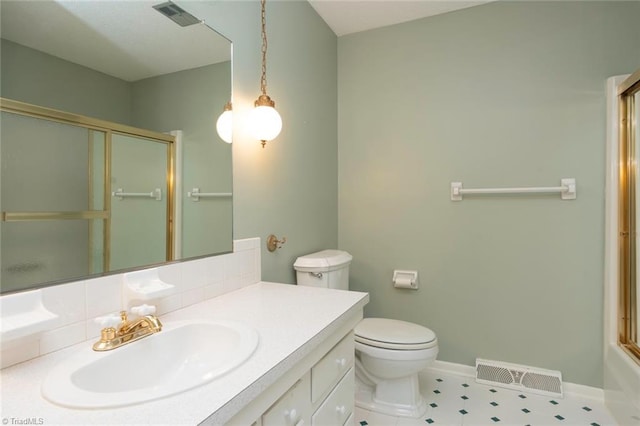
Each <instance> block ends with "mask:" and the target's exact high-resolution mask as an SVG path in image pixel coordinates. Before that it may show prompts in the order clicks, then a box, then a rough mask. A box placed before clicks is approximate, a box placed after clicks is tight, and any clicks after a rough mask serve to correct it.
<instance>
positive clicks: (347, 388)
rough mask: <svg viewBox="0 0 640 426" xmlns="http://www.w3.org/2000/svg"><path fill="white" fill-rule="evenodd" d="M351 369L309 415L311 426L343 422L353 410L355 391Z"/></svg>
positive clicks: (341, 423) (340, 423)
mask: <svg viewBox="0 0 640 426" xmlns="http://www.w3.org/2000/svg"><path fill="white" fill-rule="evenodd" d="M353 371H354V369H353V368H352V369H350V370H349V372H348V373H347V374H346V375H345V376H344V377H343V378H342V380H341V381H340V383H338V386H336V387H335V389H334V390H333V392H331V393H330V394H329V396H328V397H327V399H325V401H324V402H323V403H322V405H321V406H320V408H318V410H317V411H316V412H315V413H314V415H313V417H311V425H312V426H326V425H343V424H345V422H346V421H347V419H348V418H349V416H350V415H351V413H352V412H353V405H354V393H355V389H354V387H355V385H354V380H355V375H354V372H353Z"/></svg>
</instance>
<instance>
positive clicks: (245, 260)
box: [0, 238, 261, 368]
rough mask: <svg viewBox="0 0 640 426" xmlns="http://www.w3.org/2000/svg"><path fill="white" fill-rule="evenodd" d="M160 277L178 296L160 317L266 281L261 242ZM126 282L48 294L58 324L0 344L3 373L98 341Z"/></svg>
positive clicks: (169, 269) (163, 305)
mask: <svg viewBox="0 0 640 426" xmlns="http://www.w3.org/2000/svg"><path fill="white" fill-rule="evenodd" d="M158 275H159V278H160V279H161V280H162V281H164V282H167V283H169V284H173V285H174V286H175V287H176V291H175V292H174V293H173V294H171V295H170V296H167V297H164V298H162V299H159V300H158V301H157V302H154V303H156V306H157V309H158V311H157V314H158V315H162V314H166V313H167V312H171V311H175V310H177V309H181V308H184V307H186V306H189V305H192V304H194V303H198V302H201V301H203V300H206V299H210V298H213V297H216V296H219V295H221V294H224V293H228V292H230V291H233V290H237V289H239V288H242V287H246V286H248V285H251V284H255V283H257V282H259V281H260V279H261V269H260V239H259V238H248V239H243V240H235V241H234V242H233V253H229V254H224V255H220V256H212V257H205V258H201V259H197V260H190V261H185V262H179V263H173V264H169V265H164V266H159V267H158ZM123 276H124V274H116V275H109V276H106V277H100V278H93V279H88V280H83V281H76V282H71V283H67V284H61V285H56V286H52V287H47V288H43V289H42V290H41V291H42V304H43V305H44V306H45V308H46V309H47V310H49V311H51V312H53V313H54V314H56V315H58V318H57V319H56V320H55V322H54V323H52V324H51V325H50V326H49V327H48V328H47V329H46V330H45V331H43V332H40V333H38V334H34V335H32V336H26V337H21V338H18V339H15V340H10V341H7V342H0V344H1V347H0V368H5V367H9V366H11V365H13V364H17V363H19V362H22V361H26V360H28V359H31V358H36V357H38V356H42V355H45V354H47V353H50V352H53V351H56V350H59V349H62V348H64V347H67V346H71V345H74V344H76V343H80V342H83V341H85V340H88V339H94V338H97V337H98V336H99V335H100V328H101V326H100V325H98V324H96V322H95V319H96V318H97V317H100V316H103V315H106V314H112V313H117V312H119V311H121V310H123V309H125V308H126V307H125V306H124V303H123V297H122V283H123ZM0 315H2V312H0Z"/></svg>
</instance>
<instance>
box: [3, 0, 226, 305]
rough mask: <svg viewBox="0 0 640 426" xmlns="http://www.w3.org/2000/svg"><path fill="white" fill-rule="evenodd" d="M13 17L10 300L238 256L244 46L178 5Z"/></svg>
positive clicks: (7, 185) (111, 5) (6, 249)
mask: <svg viewBox="0 0 640 426" xmlns="http://www.w3.org/2000/svg"><path fill="white" fill-rule="evenodd" d="M159 5H162V6H160V7H158V6H159ZM154 6H156V8H154ZM0 8H1V10H0V15H1V19H2V21H1V25H0V29H1V36H2V37H1V38H2V39H1V43H2V44H1V46H0V53H1V54H2V58H1V63H0V64H1V70H0V71H1V75H2V79H1V80H0V84H1V86H0V97H1V98H2V112H1V114H2V122H1V123H0V132H1V134H0V160H1V168H0V179H1V180H0V187H1V189H0V191H1V193H0V211H1V212H2V221H1V222H0V237H1V246H0V263H1V269H0V292H2V293H9V292H13V291H20V290H24V289H28V288H35V287H42V286H46V285H53V284H57V283H63V282H68V281H71V280H77V279H82V278H84V277H87V276H94V275H100V274H105V273H111V272H114V271H122V270H130V269H136V268H140V267H144V266H150V265H156V264H161V263H164V262H167V261H173V260H181V259H188V258H194V257H199V256H205V255H212V254H221V253H227V252H230V251H231V250H232V244H233V235H232V217H233V215H232V204H233V203H232V166H231V163H232V161H231V145H230V144H227V143H225V142H224V141H222V139H220V137H219V136H218V134H217V132H216V119H217V118H218V116H219V115H220V114H221V113H222V111H223V108H224V106H225V104H226V103H227V102H230V101H231V87H232V81H231V75H232V74H231V67H232V63H231V51H232V47H231V42H230V41H229V40H228V39H226V38H225V37H223V36H222V35H220V34H219V33H217V32H216V31H214V30H213V29H212V28H210V27H208V26H207V25H206V24H205V23H204V22H200V21H199V20H198V19H197V18H195V17H193V18H194V19H192V20H191V21H189V15H188V4H187V5H181V4H180V3H179V2H178V3H177V4H174V3H171V2H163V1H162V0H157V1H148V0H140V1H131V2H130V1H79V0H73V1H64V0H62V1H57V0H55V1H54V0H45V1H34V2H30V1H21V0H2V2H0ZM181 10H182V11H186V12H187V13H186V14H183V13H181ZM172 17H173V18H178V19H177V21H180V20H182V21H181V22H178V23H177V22H175V21H176V20H174V19H171V18H172ZM185 20H186V21H185ZM183 24H185V25H184V26H182V25H183Z"/></svg>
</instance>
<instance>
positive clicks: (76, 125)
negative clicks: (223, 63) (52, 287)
mask: <svg viewBox="0 0 640 426" xmlns="http://www.w3.org/2000/svg"><path fill="white" fill-rule="evenodd" d="M2 109H3V110H2V112H1V114H2V115H1V117H0V118H1V123H0V124H1V126H2V154H3V156H2V168H1V185H2V187H1V198H2V204H1V205H2V228H1V231H2V232H1V242H2V289H3V291H12V290H18V289H22V288H25V287H29V286H30V285H32V284H33V283H42V282H49V281H56V280H62V279H65V278H69V277H80V276H85V275H90V274H96V273H102V272H106V271H110V270H115V269H125V268H131V267H135V266H138V265H148V264H155V263H160V262H164V261H168V260H172V258H173V252H172V244H171V241H172V235H171V233H172V229H171V226H170V224H171V221H172V214H173V210H172V208H171V206H172V203H173V193H172V188H173V185H172V182H171V177H172V176H173V171H172V165H173V158H172V155H173V154H172V153H173V146H172V145H173V143H174V140H173V137H172V136H168V135H164V134H154V132H150V131H143V130H140V131H139V132H138V133H134V131H135V129H133V128H130V127H129V128H126V129H125V128H123V127H122V126H118V125H117V124H115V123H113V124H111V126H109V124H110V123H107V122H104V121H101V122H98V121H96V120H91V119H89V118H86V117H73V116H71V115H66V114H61V113H59V112H56V111H53V110H49V111H48V110H47V109H44V108H39V107H35V106H30V105H27V104H21V103H17V102H11V101H7V100H2ZM67 118H68V119H72V118H73V119H74V120H73V121H68V120H66V119H67ZM125 132H126V133H125ZM35 171H37V173H36V172H35ZM116 187H117V188H118V189H117V190H114V189H115V188H116ZM147 189H149V190H150V191H149V192H148V193H146V196H145V191H146V190H147Z"/></svg>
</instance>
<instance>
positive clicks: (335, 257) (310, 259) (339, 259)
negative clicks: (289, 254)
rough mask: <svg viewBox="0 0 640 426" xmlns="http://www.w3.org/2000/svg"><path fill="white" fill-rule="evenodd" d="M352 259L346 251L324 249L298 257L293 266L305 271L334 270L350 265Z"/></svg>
mask: <svg viewBox="0 0 640 426" xmlns="http://www.w3.org/2000/svg"><path fill="white" fill-rule="evenodd" d="M352 259H353V256H351V255H350V254H349V253H347V252H346V251H342V250H322V251H319V252H316V253H311V254H307V255H304V256H300V257H298V258H297V259H296V261H295V263H294V264H293V267H294V268H295V269H296V270H297V271H304V272H320V271H332V270H335V269H339V268H340V267H344V266H347V265H349V264H350V263H351V260H352Z"/></svg>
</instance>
